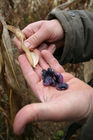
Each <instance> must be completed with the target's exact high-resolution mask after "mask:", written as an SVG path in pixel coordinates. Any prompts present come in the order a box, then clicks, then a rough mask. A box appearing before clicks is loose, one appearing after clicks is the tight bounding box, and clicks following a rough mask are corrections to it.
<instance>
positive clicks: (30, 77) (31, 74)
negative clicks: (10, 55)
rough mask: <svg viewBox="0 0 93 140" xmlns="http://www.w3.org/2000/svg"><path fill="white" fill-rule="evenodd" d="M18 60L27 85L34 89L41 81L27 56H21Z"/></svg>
mask: <svg viewBox="0 0 93 140" xmlns="http://www.w3.org/2000/svg"><path fill="white" fill-rule="evenodd" d="M18 60H19V64H20V66H21V69H22V72H23V75H24V77H25V79H26V81H27V83H28V84H29V85H30V87H32V89H33V88H34V87H35V86H34V85H37V83H38V82H39V80H40V79H39V77H38V75H37V73H36V72H35V71H34V70H33V68H32V67H31V65H30V63H29V62H28V60H27V58H26V56H25V55H20V56H19V58H18Z"/></svg>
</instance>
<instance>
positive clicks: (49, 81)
mask: <svg viewBox="0 0 93 140" xmlns="http://www.w3.org/2000/svg"><path fill="white" fill-rule="evenodd" d="M42 79H43V85H44V86H53V87H56V89H57V90H65V89H67V88H68V84H66V83H63V76H62V74H61V73H55V72H54V71H53V70H52V69H51V68H48V69H47V70H45V69H43V70H42Z"/></svg>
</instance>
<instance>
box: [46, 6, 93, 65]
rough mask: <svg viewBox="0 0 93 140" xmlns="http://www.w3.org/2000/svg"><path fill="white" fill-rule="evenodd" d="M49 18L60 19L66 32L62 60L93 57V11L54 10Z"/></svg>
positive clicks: (83, 59) (72, 61)
mask: <svg viewBox="0 0 93 140" xmlns="http://www.w3.org/2000/svg"><path fill="white" fill-rule="evenodd" d="M48 18H49V19H53V18H56V19H58V20H59V21H60V23H61V25H62V28H63V29H64V32H65V40H64V41H65V42H64V48H63V47H62V48H60V50H59V51H60V52H61V55H60V62H61V63H62V64H65V63H68V62H70V63H78V62H82V61H87V60H89V59H92V58H93V47H92V36H93V25H92V24H93V12H88V11H83V10H76V11H75V10H74V11H62V10H60V9H57V8H56V10H53V11H52V12H51V13H50V14H49V16H48Z"/></svg>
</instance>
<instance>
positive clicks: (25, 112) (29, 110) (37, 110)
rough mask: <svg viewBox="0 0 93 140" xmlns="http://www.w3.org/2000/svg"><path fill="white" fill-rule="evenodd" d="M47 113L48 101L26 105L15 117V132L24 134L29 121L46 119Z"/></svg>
mask: <svg viewBox="0 0 93 140" xmlns="http://www.w3.org/2000/svg"><path fill="white" fill-rule="evenodd" d="M46 114H47V104H46V103H36V104H30V105H26V106H24V107H23V108H22V109H21V110H20V111H19V112H18V113H17V115H16V117H15V120H14V125H13V128H14V133H15V134H17V135H20V134H22V133H23V131H24V128H25V126H26V124H28V123H29V122H33V121H37V120H46V119H47V117H48V116H47V115H46ZM44 116H45V117H44Z"/></svg>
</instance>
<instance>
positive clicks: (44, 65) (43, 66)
mask: <svg viewBox="0 0 93 140" xmlns="http://www.w3.org/2000/svg"><path fill="white" fill-rule="evenodd" d="M44 45H45V44H44ZM42 47H43V44H42ZM35 52H36V53H37V54H38V56H39V66H40V67H41V68H42V69H48V68H49V65H48V64H47V62H46V61H45V60H44V59H43V57H42V56H41V52H40V51H39V50H38V49H35Z"/></svg>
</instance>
